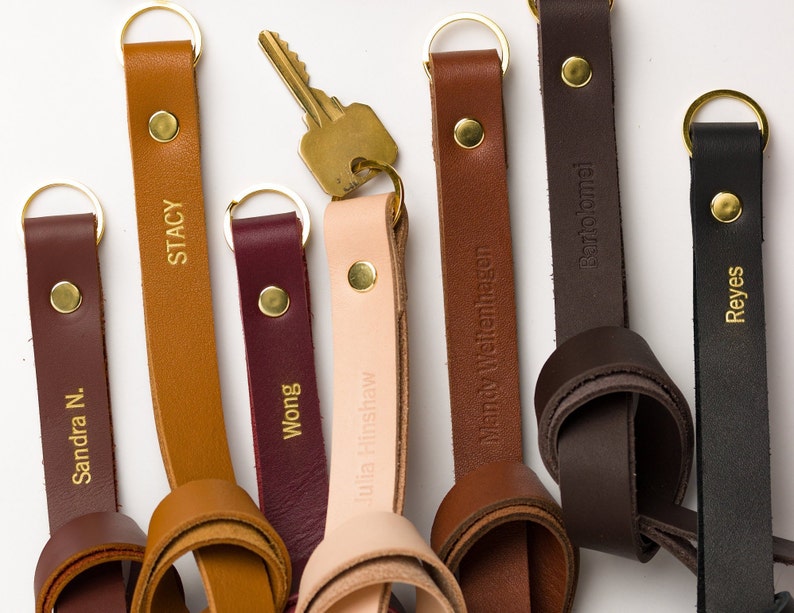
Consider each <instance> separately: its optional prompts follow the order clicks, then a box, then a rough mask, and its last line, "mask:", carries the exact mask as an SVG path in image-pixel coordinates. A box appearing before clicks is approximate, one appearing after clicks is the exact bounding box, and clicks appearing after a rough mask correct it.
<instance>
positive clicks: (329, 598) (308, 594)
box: [298, 511, 466, 613]
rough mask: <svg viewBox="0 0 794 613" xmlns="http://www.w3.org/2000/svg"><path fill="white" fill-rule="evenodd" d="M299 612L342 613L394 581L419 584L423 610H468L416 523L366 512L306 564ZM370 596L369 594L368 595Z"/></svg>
mask: <svg viewBox="0 0 794 613" xmlns="http://www.w3.org/2000/svg"><path fill="white" fill-rule="evenodd" d="M304 576H305V577H306V580H305V582H304V583H303V584H302V587H303V590H302V592H303V593H302V594H301V606H299V608H298V611H299V612H302V611H307V610H311V611H323V612H326V613H342V612H345V611H351V610H354V609H355V607H356V605H357V604H360V603H361V602H366V600H364V601H360V600H359V599H358V596H359V591H360V590H366V588H369V587H372V586H378V585H381V584H390V583H394V582H400V583H406V584H409V585H413V586H415V587H416V588H417V605H416V608H417V611H422V612H423V613H453V612H458V611H465V608H466V606H465V604H464V602H463V596H462V595H461V593H460V588H458V586H457V582H456V581H455V577H454V576H453V575H452V573H451V572H450V570H449V569H447V567H446V566H444V565H443V564H442V563H441V561H440V560H439V559H438V557H437V556H436V555H435V553H433V550H432V549H430V547H429V546H428V545H427V543H426V542H425V540H424V539H423V538H422V536H421V535H420V534H419V533H418V532H417V530H416V528H415V527H414V526H413V524H411V522H410V521H409V520H408V519H406V518H405V517H403V516H402V515H398V514H396V513H390V512H387V511H372V512H368V513H362V514H360V515H357V516H356V517H353V518H351V519H349V520H348V521H347V522H345V523H343V524H341V525H340V526H338V527H337V528H336V529H335V530H334V531H333V532H332V533H331V534H329V535H328V536H327V537H326V539H325V540H324V541H323V542H322V543H321V544H320V545H319V546H318V547H317V549H316V550H315V553H314V554H313V555H312V558H311V560H310V561H309V564H308V565H307V566H306V571H305V575H304ZM365 598H366V596H365Z"/></svg>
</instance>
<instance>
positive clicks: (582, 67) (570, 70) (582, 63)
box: [560, 55, 593, 88]
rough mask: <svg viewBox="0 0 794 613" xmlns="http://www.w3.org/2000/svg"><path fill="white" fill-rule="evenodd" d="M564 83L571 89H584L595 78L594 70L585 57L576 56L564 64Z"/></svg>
mask: <svg viewBox="0 0 794 613" xmlns="http://www.w3.org/2000/svg"><path fill="white" fill-rule="evenodd" d="M560 73H561V76H562V80H563V82H564V83H565V84H566V85H568V86H569V87H574V88H579V87H584V86H585V85H587V84H588V83H589V82H590V79H592V78H593V69H592V67H591V66H590V62H588V61H587V60H586V59H584V58H583V57H579V56H578V55H574V56H573V57H569V58H568V59H567V60H565V61H564V62H563V63H562V70H561V71H560Z"/></svg>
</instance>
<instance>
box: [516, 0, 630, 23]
mask: <svg viewBox="0 0 794 613" xmlns="http://www.w3.org/2000/svg"><path fill="white" fill-rule="evenodd" d="M527 4H529V10H530V11H532V15H534V17H535V21H537V22H538V23H540V13H538V3H537V0H527ZM614 4H615V0H609V10H610V11H611V10H612V5H614Z"/></svg>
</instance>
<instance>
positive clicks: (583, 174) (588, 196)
mask: <svg viewBox="0 0 794 613" xmlns="http://www.w3.org/2000/svg"><path fill="white" fill-rule="evenodd" d="M573 168H574V170H575V172H576V177H577V179H578V182H579V199H578V201H577V205H576V217H577V219H578V220H579V223H578V225H579V230H578V232H577V234H578V236H579V240H580V241H581V246H582V250H581V256H580V257H579V268H581V269H584V270H587V269H593V268H598V219H597V217H596V193H595V179H594V177H595V169H594V168H593V165H592V164H590V163H589V162H583V163H581V164H574V165H573Z"/></svg>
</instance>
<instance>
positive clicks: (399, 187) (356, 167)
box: [331, 160, 405, 228]
mask: <svg viewBox="0 0 794 613" xmlns="http://www.w3.org/2000/svg"><path fill="white" fill-rule="evenodd" d="M351 169H352V170H353V172H354V173H356V174H358V173H360V172H361V171H362V170H374V171H377V172H385V173H386V174H387V175H388V177H389V178H390V179H391V182H392V185H394V201H393V202H394V205H393V208H394V213H393V217H392V222H391V226H392V228H393V227H394V226H396V225H397V222H398V221H400V216H401V215H402V214H403V208H404V205H405V190H404V189H403V180H402V178H401V177H400V175H398V174H397V171H396V170H394V167H393V166H392V165H391V164H387V163H386V162H378V161H376V160H358V161H357V162H354V163H353V164H352V166H351ZM352 193H353V192H348V194H346V195H345V196H333V197H332V198H331V200H344V199H345V198H347V197H348V196H349V195H350V194H352Z"/></svg>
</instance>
